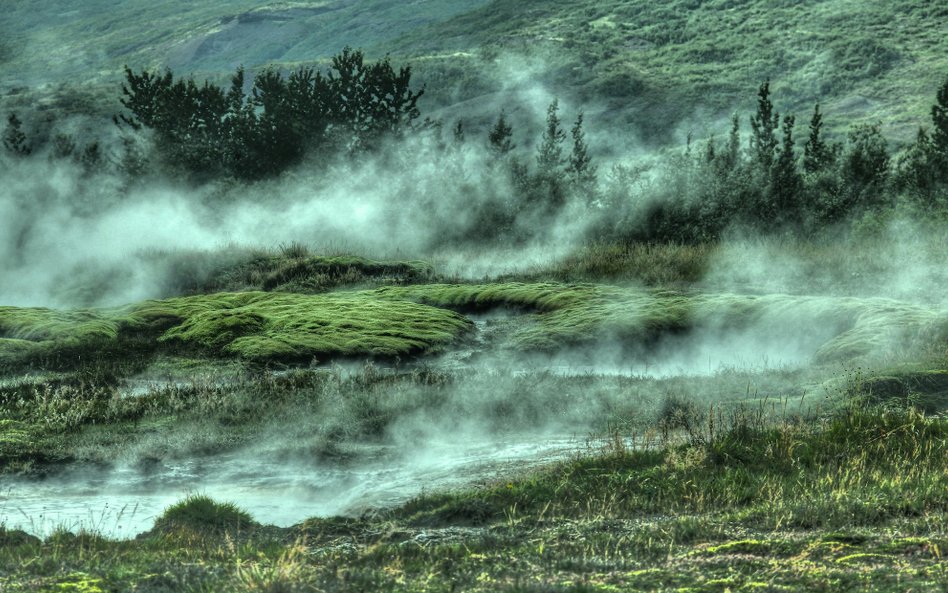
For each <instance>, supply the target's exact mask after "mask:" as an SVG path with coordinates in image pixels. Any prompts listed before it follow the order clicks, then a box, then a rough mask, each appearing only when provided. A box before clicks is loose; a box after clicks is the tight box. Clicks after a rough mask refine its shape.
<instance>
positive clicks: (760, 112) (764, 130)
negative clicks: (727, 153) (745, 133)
mask: <svg viewBox="0 0 948 593" xmlns="http://www.w3.org/2000/svg"><path fill="white" fill-rule="evenodd" d="M750 123H751V132H752V133H751V139H750V142H751V152H752V153H753V155H754V159H755V160H756V162H757V164H758V166H759V167H760V169H761V170H762V171H764V172H769V171H770V167H771V166H772V165H773V162H774V155H775V153H776V151H777V136H776V131H777V128H778V127H779V126H780V114H779V113H777V112H776V111H774V105H773V103H772V102H771V101H770V81H769V80H768V81H766V82H764V83H763V84H762V85H760V89H759V90H758V91H757V113H756V114H754V115H753V116H752V117H751V119H750Z"/></svg>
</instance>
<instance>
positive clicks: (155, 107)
mask: <svg viewBox="0 0 948 593" xmlns="http://www.w3.org/2000/svg"><path fill="white" fill-rule="evenodd" d="M125 77H126V81H127V84H125V85H123V86H122V94H123V95H124V97H123V99H122V105H123V106H125V108H126V109H128V111H129V112H130V115H125V114H122V115H120V116H119V117H118V119H117V121H119V122H122V123H124V124H127V125H129V126H131V127H132V128H134V129H139V128H141V127H145V128H149V129H151V130H154V131H155V134H156V142H157V147H158V150H159V153H160V154H161V155H162V157H163V158H164V159H165V160H166V161H167V162H168V163H169V164H170V165H172V166H174V167H179V168H182V169H184V170H186V171H188V172H189V173H191V174H192V175H193V176H194V177H195V178H197V179H198V180H200V179H207V178H213V177H217V176H220V175H222V174H227V175H231V176H233V177H236V178H238V179H246V180H254V179H261V178H265V177H272V176H274V175H277V174H279V173H280V172H282V171H284V170H286V169H287V168H289V167H291V166H293V165H295V164H297V163H299V162H300V161H301V160H302V158H303V156H304V155H305V154H307V153H309V152H314V153H318V152H320V151H324V152H325V151H333V152H336V151H340V150H343V151H361V150H367V149H371V148H373V147H375V146H377V145H378V143H379V141H380V140H381V139H382V137H383V136H386V135H393V134H395V135H397V134H398V133H400V132H402V131H403V130H405V129H409V128H410V127H411V125H412V122H414V120H415V119H417V118H418V116H419V110H418V107H417V103H418V99H420V98H421V96H422V94H423V93H424V91H423V90H421V91H418V92H414V91H412V90H411V87H410V83H411V68H409V67H405V68H402V69H401V70H399V71H397V72H396V71H395V69H394V68H393V67H392V65H391V63H390V62H389V60H388V59H387V58H386V59H384V60H381V61H379V62H376V63H374V64H367V63H366V62H365V59H364V55H363V53H362V52H361V51H354V50H352V49H350V48H346V49H344V50H343V51H342V53H340V54H339V55H337V56H335V57H334V58H333V59H332V62H331V68H330V70H329V72H328V73H327V74H325V75H324V74H323V73H321V72H318V71H315V70H314V69H312V68H301V69H299V70H297V71H295V72H293V73H291V74H290V75H289V76H287V77H284V76H283V75H281V74H280V73H279V72H277V71H274V70H264V71H262V72H260V73H258V74H257V76H256V77H255V78H254V81H253V85H252V88H251V93H250V96H247V95H246V94H245V92H244V86H245V75H244V71H243V69H242V68H241V69H238V71H237V72H236V74H235V75H234V76H233V79H232V81H231V86H230V89H229V90H228V91H226V92H225V91H224V89H222V88H220V87H217V86H215V85H212V84H210V83H208V82H205V83H204V84H203V85H200V86H199V85H198V84H196V83H195V82H194V80H178V81H175V80H174V77H173V75H172V73H171V72H170V71H167V72H165V73H164V74H162V75H157V74H153V73H149V72H148V71H143V72H142V73H141V74H135V73H134V72H132V71H131V69H129V68H126V70H125Z"/></svg>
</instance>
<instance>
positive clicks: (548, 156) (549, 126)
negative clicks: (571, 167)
mask: <svg viewBox="0 0 948 593" xmlns="http://www.w3.org/2000/svg"><path fill="white" fill-rule="evenodd" d="M559 109H560V102H559V100H558V99H554V100H553V102H552V103H550V106H549V107H548V108H547V111H546V128H545V129H544V130H543V137H542V139H541V141H540V146H539V147H537V171H538V172H539V173H540V174H543V175H552V174H555V173H556V172H557V171H558V169H559V168H560V167H562V166H563V163H564V158H563V143H564V142H565V141H566V131H565V130H563V127H562V125H561V124H560V116H559Z"/></svg>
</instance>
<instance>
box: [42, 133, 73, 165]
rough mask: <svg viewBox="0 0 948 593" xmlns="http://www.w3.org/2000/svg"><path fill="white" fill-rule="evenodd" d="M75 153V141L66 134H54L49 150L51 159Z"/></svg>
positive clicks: (71, 155)
mask: <svg viewBox="0 0 948 593" xmlns="http://www.w3.org/2000/svg"><path fill="white" fill-rule="evenodd" d="M75 153H76V141H75V140H74V139H73V138H72V136H69V135H67V134H56V135H55V136H54V137H53V145H52V148H51V149H50V152H49V157H50V158H51V159H68V158H72V157H73V155H75Z"/></svg>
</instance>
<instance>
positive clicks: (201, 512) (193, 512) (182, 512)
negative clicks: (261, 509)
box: [155, 494, 257, 533]
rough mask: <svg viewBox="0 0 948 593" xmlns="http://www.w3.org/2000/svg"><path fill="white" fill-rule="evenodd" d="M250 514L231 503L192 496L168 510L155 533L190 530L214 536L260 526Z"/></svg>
mask: <svg viewBox="0 0 948 593" xmlns="http://www.w3.org/2000/svg"><path fill="white" fill-rule="evenodd" d="M256 525H257V523H256V521H254V520H253V517H251V516H250V514H248V513H247V512H246V511H243V510H242V509H240V508H239V507H238V506H237V505H235V504H233V503H230V502H217V501H215V500H214V499H212V498H210V497H209V496H204V495H199V494H192V495H189V496H188V497H187V498H185V499H184V500H182V501H180V502H177V503H175V504H173V505H171V506H170V507H168V508H166V509H165V511H164V512H163V513H162V514H161V516H160V517H158V519H156V520H155V530H157V531H159V532H169V531H173V530H180V529H187V530H191V531H197V532H204V533H214V532H223V531H232V530H233V531H236V530H240V529H244V528H251V527H254V526H256Z"/></svg>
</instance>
